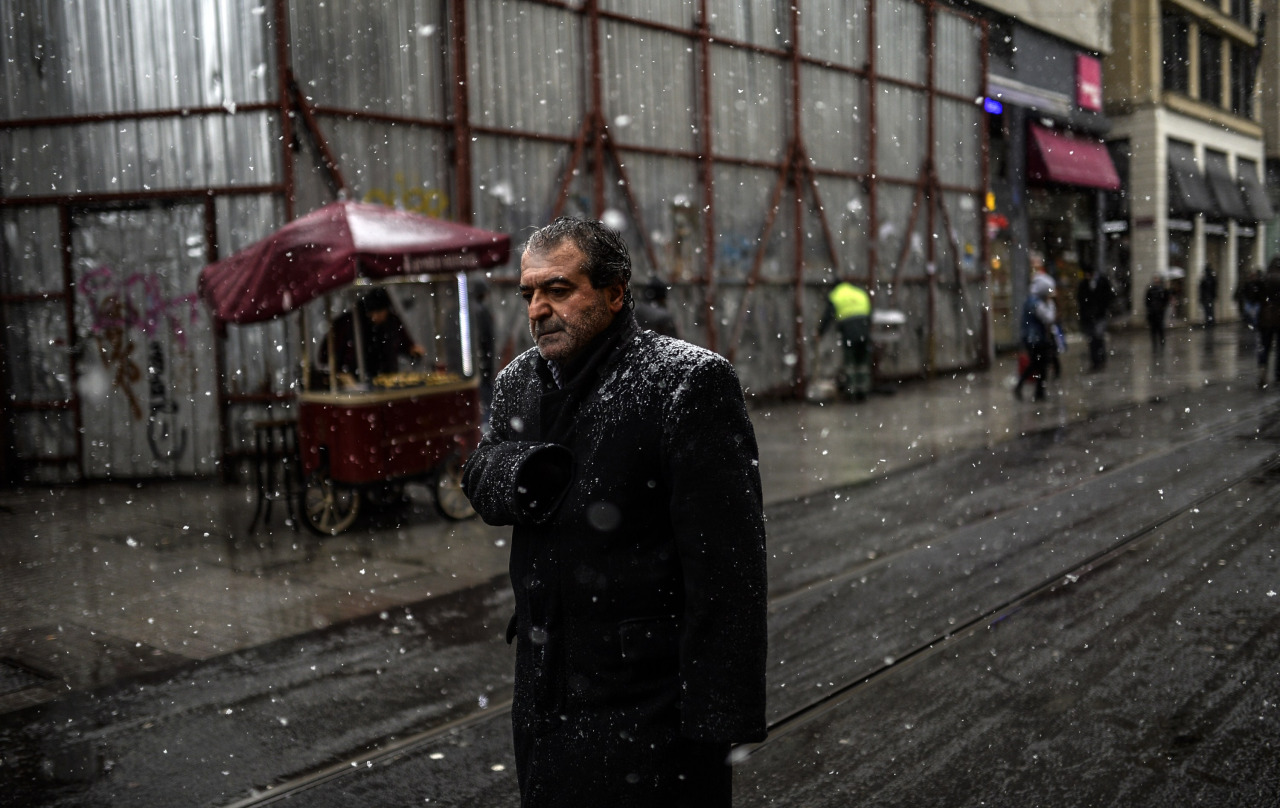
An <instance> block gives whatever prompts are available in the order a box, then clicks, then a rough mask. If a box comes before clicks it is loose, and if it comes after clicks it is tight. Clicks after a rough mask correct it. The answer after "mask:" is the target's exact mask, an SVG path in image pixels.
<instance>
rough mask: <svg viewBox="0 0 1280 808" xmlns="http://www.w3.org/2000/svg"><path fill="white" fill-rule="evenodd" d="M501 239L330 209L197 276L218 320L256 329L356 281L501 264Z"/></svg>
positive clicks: (507, 242)
mask: <svg viewBox="0 0 1280 808" xmlns="http://www.w3.org/2000/svg"><path fill="white" fill-rule="evenodd" d="M510 252H511V239H510V238H509V237H508V236H506V235H505V234H503V233H495V232H491V231H489V230H481V229H480V228H477V227H469V226H467V225H463V224H456V223H454V222H446V221H443V220H440V219H431V218H428V217H426V216H422V215H419V214H417V213H410V212H409V211H404V210H395V209H393V208H388V207H386V206H383V205H372V204H366V203H362V202H334V203H332V204H329V205H325V206H324V207H323V208H320V209H319V210H317V211H315V212H313V213H309V214H307V215H306V216H303V217H302V218H301V219H297V220H295V221H292V222H290V223H289V224H287V225H285V226H284V227H282V228H280V229H279V230H277V231H276V232H275V233H273V234H271V235H270V236H268V237H267V238H264V239H263V240H261V241H259V242H257V243H256V244H253V245H252V246H250V247H246V248H245V249H243V250H241V251H240V252H238V253H236V254H235V255H232V256H230V257H228V258H224V259H223V260H221V261H218V262H217V263H214V264H210V265H209V266H207V267H205V268H204V269H203V270H201V272H200V296H201V297H202V298H203V299H204V301H205V303H207V304H208V305H209V308H211V309H212V310H213V314H214V316H215V317H217V318H218V319H219V320H225V321H227V322H232V323H257V322H261V321H263V320H270V319H272V318H274V317H279V316H280V315H282V314H285V313H287V312H290V311H293V310H294V309H296V308H298V307H300V306H302V305H304V304H305V303H307V302H308V301H311V300H314V299H315V298H317V297H319V296H321V295H323V294H324V293H325V292H329V291H331V290H333V289H337V288H338V287H341V286H346V285H348V284H350V283H352V282H354V281H355V280H356V279H357V278H374V279H376V278H386V277H390V276H392V275H417V274H422V273H427V272H458V271H465V270H471V269H483V268H485V267H491V266H496V265H498V264H504V263H506V261H507V258H508V256H509V255H510Z"/></svg>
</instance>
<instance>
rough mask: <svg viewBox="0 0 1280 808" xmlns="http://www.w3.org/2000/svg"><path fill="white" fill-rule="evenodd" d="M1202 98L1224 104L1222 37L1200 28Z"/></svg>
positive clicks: (1215, 104) (1218, 105)
mask: <svg viewBox="0 0 1280 808" xmlns="http://www.w3.org/2000/svg"><path fill="white" fill-rule="evenodd" d="M1200 100H1201V101H1203V102H1205V103H1206V104H1213V105H1214V106H1215V107H1220V106H1222V37H1220V36H1218V35H1217V34H1211V33H1209V32H1208V31H1206V30H1204V29H1203V28H1201V29H1200Z"/></svg>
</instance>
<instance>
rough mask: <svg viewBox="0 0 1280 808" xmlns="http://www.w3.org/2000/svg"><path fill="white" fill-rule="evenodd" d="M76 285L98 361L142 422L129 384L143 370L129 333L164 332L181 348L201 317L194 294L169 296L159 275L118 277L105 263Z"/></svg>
mask: <svg viewBox="0 0 1280 808" xmlns="http://www.w3.org/2000/svg"><path fill="white" fill-rule="evenodd" d="M78 285H79V289H80V292H81V295H82V297H83V299H84V301H85V302H86V303H87V304H88V306H89V324H88V328H89V333H90V334H91V335H92V336H93V338H94V341H95V342H97V344H98V352H99V354H100V355H101V357H102V364H103V366H104V367H106V368H108V369H111V370H114V371H115V377H114V379H113V383H114V385H115V387H116V388H117V389H118V390H120V391H121V392H122V393H124V394H125V397H126V398H127V399H128V402H129V410H130V412H131V413H132V414H133V418H134V420H135V421H137V420H141V419H142V406H141V404H140V403H139V402H138V398H137V396H136V395H135V394H134V392H133V384H134V382H137V381H138V380H139V379H141V378H142V368H140V367H139V366H138V364H137V362H135V361H134V358H133V354H134V339H133V334H134V333H141V334H142V335H143V336H144V337H145V338H147V339H154V338H156V337H157V336H159V335H160V333H161V332H162V331H167V332H168V333H169V335H170V336H172V337H173V340H174V342H176V343H177V345H178V348H179V350H182V351H185V350H186V348H187V328H188V327H189V326H191V325H194V324H195V322H196V320H197V318H198V317H199V316H200V306H199V298H198V295H196V294H195V293H194V292H193V293H191V294H187V295H179V296H174V297H167V296H166V295H165V293H164V288H163V286H162V285H161V282H160V277H159V276H158V275H155V274H150V273H146V272H134V273H131V274H129V275H124V276H120V275H117V274H116V272H115V270H113V269H112V268H111V267H108V266H100V267H98V268H97V269H94V270H91V271H89V272H87V273H85V275H84V277H82V278H81V279H80V282H79V284H78Z"/></svg>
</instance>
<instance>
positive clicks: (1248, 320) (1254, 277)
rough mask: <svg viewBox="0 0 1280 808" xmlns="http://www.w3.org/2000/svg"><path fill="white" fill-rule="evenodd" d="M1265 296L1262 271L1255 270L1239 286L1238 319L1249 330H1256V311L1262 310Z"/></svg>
mask: <svg viewBox="0 0 1280 808" xmlns="http://www.w3.org/2000/svg"><path fill="white" fill-rule="evenodd" d="M1264 295H1265V291H1264V289H1263V283H1262V270H1260V269H1255V270H1253V271H1252V272H1250V273H1249V277H1247V278H1245V280H1244V282H1243V283H1242V284H1240V291H1239V297H1240V317H1241V318H1242V319H1243V320H1244V323H1245V325H1246V326H1248V327H1249V328H1250V329H1254V330H1257V328H1258V311H1259V310H1260V309H1261V308H1262V298H1263V297H1264Z"/></svg>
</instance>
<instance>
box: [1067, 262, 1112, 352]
mask: <svg viewBox="0 0 1280 808" xmlns="http://www.w3.org/2000/svg"><path fill="white" fill-rule="evenodd" d="M1113 300H1115V290H1114V289H1113V288H1112V286H1111V281H1109V280H1107V276H1106V275H1105V274H1103V273H1101V272H1096V271H1094V269H1093V267H1085V268H1084V277H1083V278H1081V279H1080V283H1079V284H1078V285H1077V286H1076V308H1078V309H1079V311H1080V330H1081V331H1082V332H1083V333H1084V335H1085V338H1086V339H1087V340H1088V341H1089V369H1090V370H1092V371H1099V370H1102V368H1103V367H1104V366H1105V365H1106V364H1107V318H1108V316H1109V315H1110V313H1111V303H1112V301H1113Z"/></svg>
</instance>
